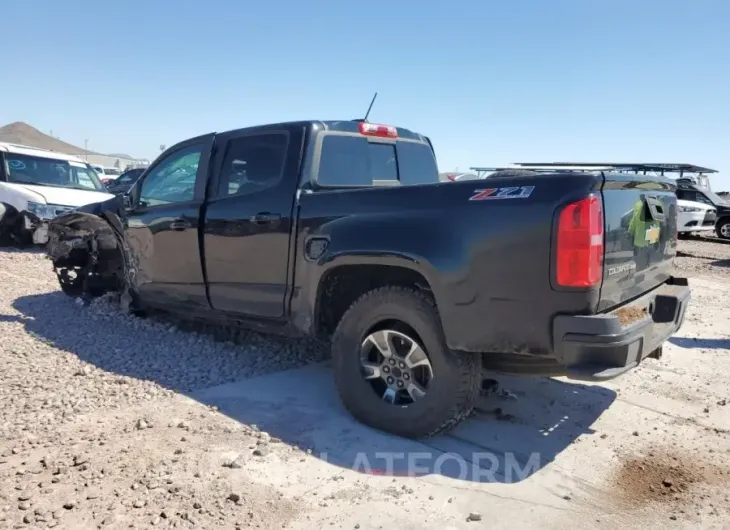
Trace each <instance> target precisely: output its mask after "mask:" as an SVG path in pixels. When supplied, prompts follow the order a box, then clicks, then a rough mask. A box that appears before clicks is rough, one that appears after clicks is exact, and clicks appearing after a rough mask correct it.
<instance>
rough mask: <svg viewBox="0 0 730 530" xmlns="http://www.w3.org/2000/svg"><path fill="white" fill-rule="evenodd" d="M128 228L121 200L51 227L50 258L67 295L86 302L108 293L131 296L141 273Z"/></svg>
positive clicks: (87, 208) (86, 209)
mask: <svg viewBox="0 0 730 530" xmlns="http://www.w3.org/2000/svg"><path fill="white" fill-rule="evenodd" d="M124 226H125V214H124V204H123V202H122V200H121V199H120V198H119V197H115V198H113V199H110V200H108V201H104V202H100V203H94V204H89V205H87V206H82V207H81V208H78V209H77V210H74V211H73V212H70V213H67V214H64V215H61V216H60V217H56V218H55V219H53V220H52V221H50V222H49V223H48V242H47V243H46V254H47V255H48V256H49V257H50V259H51V260H52V262H53V269H54V271H55V272H56V275H57V276H58V281H59V283H60V285H61V290H62V291H63V292H64V293H66V294H67V295H69V296H73V297H81V298H83V299H89V298H93V297H98V296H101V295H103V294H104V293H107V292H119V293H120V294H122V295H125V294H127V295H129V294H130V291H131V287H132V286H134V277H135V273H136V270H137V269H136V267H135V266H134V264H133V263H132V259H131V253H130V251H129V247H128V245H127V243H126V238H125V233H124Z"/></svg>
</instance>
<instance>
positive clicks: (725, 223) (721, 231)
mask: <svg viewBox="0 0 730 530" xmlns="http://www.w3.org/2000/svg"><path fill="white" fill-rule="evenodd" d="M715 233H716V234H717V237H719V238H722V239H730V219H721V220H720V221H718V223H717V225H716V226H715Z"/></svg>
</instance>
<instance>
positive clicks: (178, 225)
mask: <svg viewBox="0 0 730 530" xmlns="http://www.w3.org/2000/svg"><path fill="white" fill-rule="evenodd" d="M192 226H193V225H192V224H191V223H190V221H187V220H185V219H175V220H173V221H171V222H170V230H177V231H178V232H181V231H182V230H186V229H188V228H192Z"/></svg>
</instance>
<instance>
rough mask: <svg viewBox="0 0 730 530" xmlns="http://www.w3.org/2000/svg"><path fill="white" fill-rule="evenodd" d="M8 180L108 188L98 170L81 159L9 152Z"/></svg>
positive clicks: (68, 186) (96, 188)
mask: <svg viewBox="0 0 730 530" xmlns="http://www.w3.org/2000/svg"><path fill="white" fill-rule="evenodd" d="M5 160H6V162H7V165H8V181H9V182H14V183H17V184H30V185H36V186H53V187H58V188H70V189H79V190H89V191H104V186H103V185H102V183H101V182H100V181H99V178H98V177H97V175H96V173H95V172H94V171H92V170H91V169H89V168H88V167H87V166H86V165H85V164H82V163H80V162H68V161H66V160H54V159H50V158H42V157H36V156H29V155H20V154H15V153H6V155H5Z"/></svg>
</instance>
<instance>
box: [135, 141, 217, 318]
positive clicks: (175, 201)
mask: <svg viewBox="0 0 730 530" xmlns="http://www.w3.org/2000/svg"><path fill="white" fill-rule="evenodd" d="M213 139H214V135H213V134H210V135H206V136H202V137H198V138H193V139H191V140H188V141H186V142H182V143H180V144H178V145H176V146H174V147H171V148H170V149H168V151H167V152H165V153H164V154H162V155H161V156H160V157H159V158H158V159H157V160H156V161H155V162H154V165H153V166H151V167H150V169H149V171H147V173H146V174H145V175H144V176H143V177H142V179H141V181H140V182H138V183H137V186H136V188H135V198H136V205H135V208H134V210H133V211H132V212H130V213H129V215H128V229H127V232H126V235H127V242H128V244H129V247H130V251H131V253H132V257H133V259H134V260H135V261H136V269H137V292H138V294H139V296H140V298H141V299H142V301H143V302H146V303H148V304H151V305H162V306H170V305H173V306H190V308H191V309H200V308H203V309H207V308H209V304H208V299H207V296H206V291H205V282H204V279H203V269H202V262H201V259H200V258H201V256H200V245H199V241H198V227H199V219H200V208H201V206H202V205H203V200H204V198H205V187H206V179H207V176H208V167H209V161H210V154H211V149H212V145H213Z"/></svg>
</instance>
